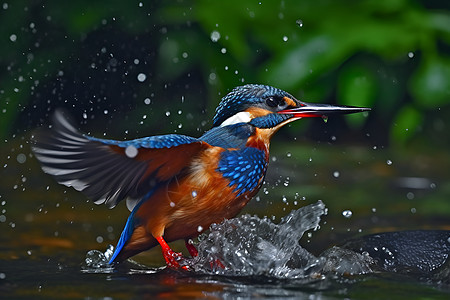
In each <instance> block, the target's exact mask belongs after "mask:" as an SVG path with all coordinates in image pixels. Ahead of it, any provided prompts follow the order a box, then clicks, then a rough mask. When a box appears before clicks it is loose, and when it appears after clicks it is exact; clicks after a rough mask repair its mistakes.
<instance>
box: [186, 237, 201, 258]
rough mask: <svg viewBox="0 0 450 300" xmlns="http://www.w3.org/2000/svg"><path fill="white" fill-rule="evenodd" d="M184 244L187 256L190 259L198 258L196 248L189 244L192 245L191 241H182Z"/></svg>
mask: <svg viewBox="0 0 450 300" xmlns="http://www.w3.org/2000/svg"><path fill="white" fill-rule="evenodd" d="M184 243H185V244H186V248H187V249H188V251H189V254H190V255H191V256H192V257H196V256H198V250H197V248H195V246H194V245H193V244H191V243H192V240H184Z"/></svg>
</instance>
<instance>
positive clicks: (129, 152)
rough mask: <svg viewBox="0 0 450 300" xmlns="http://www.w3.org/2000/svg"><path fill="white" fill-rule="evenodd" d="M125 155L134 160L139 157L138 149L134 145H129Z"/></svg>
mask: <svg viewBox="0 0 450 300" xmlns="http://www.w3.org/2000/svg"><path fill="white" fill-rule="evenodd" d="M125 155H126V156H127V157H129V158H134V157H136V155H138V149H137V148H136V147H135V146H133V145H129V146H128V147H126V148H125Z"/></svg>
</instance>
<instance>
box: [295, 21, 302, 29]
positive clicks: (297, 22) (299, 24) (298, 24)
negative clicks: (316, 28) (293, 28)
mask: <svg viewBox="0 0 450 300" xmlns="http://www.w3.org/2000/svg"><path fill="white" fill-rule="evenodd" d="M295 23H296V24H297V26H298V27H303V21H302V20H300V19H298V20H297V21H295Z"/></svg>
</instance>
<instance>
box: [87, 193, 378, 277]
mask: <svg viewBox="0 0 450 300" xmlns="http://www.w3.org/2000/svg"><path fill="white" fill-rule="evenodd" d="M326 214H327V208H326V207H325V205H324V204H323V202H322V201H318V202H317V203H315V204H311V205H308V206H305V207H301V208H299V209H297V210H293V211H292V212H291V213H289V214H288V215H287V216H285V217H283V218H282V219H281V222H280V223H279V224H275V223H273V221H272V220H270V219H269V218H267V217H264V218H259V217H257V216H250V215H243V216H241V217H238V218H234V219H231V220H225V221H223V222H222V223H220V224H213V225H211V227H210V230H209V233H204V234H201V235H200V236H199V238H198V240H199V242H198V244H197V245H196V247H197V249H198V256H197V257H195V258H185V259H183V260H181V261H180V264H182V265H186V266H188V267H189V270H190V271H191V272H195V273H198V274H211V275H212V274H214V275H225V276H264V277H270V278H278V279H312V280H317V279H322V278H324V274H328V273H333V274H365V273H371V272H372V269H371V266H372V264H373V261H372V259H371V258H370V257H369V256H368V255H362V254H359V253H357V252H353V251H351V250H348V249H343V248H339V247H332V248H331V249H328V250H327V251H325V252H324V253H322V254H321V255H320V256H318V257H316V256H314V255H312V254H311V253H309V252H308V251H307V250H306V249H304V248H303V247H301V246H300V244H299V240H300V239H301V238H302V237H303V235H304V234H305V232H307V231H309V230H317V229H319V228H320V226H319V223H320V220H321V217H322V216H324V215H326ZM113 250H114V249H113V246H109V248H108V249H107V250H106V252H104V253H102V252H101V251H98V250H91V251H89V252H88V253H87V255H86V260H85V269H86V270H87V272H91V273H98V272H106V273H108V272H111V270H113V269H114V268H113V267H111V266H110V265H108V261H109V260H110V258H111V255H112V253H113ZM152 272H155V270H152Z"/></svg>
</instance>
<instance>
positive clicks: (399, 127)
mask: <svg viewBox="0 0 450 300" xmlns="http://www.w3.org/2000/svg"><path fill="white" fill-rule="evenodd" d="M422 122H423V115H422V114H421V113H420V111H418V110H417V109H416V108H415V107H413V106H412V105H408V106H405V107H403V108H402V109H401V110H400V111H399V112H398V114H397V116H396V117H395V119H394V122H393V123H392V127H391V140H392V141H393V142H395V143H400V144H404V143H405V142H406V141H408V140H409V139H411V138H412V137H413V136H414V134H415V133H416V132H417V131H418V130H419V129H421V125H422Z"/></svg>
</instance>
